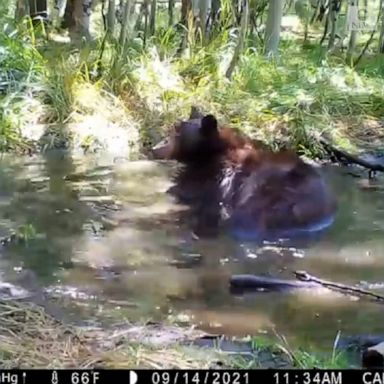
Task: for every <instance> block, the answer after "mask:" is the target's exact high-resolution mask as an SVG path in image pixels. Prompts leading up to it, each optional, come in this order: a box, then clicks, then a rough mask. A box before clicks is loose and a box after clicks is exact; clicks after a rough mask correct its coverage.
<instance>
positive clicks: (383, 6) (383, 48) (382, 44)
mask: <svg viewBox="0 0 384 384" xmlns="http://www.w3.org/2000/svg"><path fill="white" fill-rule="evenodd" d="M380 11H381V29H380V38H379V53H384V1H383V0H381V2H380Z"/></svg>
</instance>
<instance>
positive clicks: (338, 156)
mask: <svg viewBox="0 0 384 384" xmlns="http://www.w3.org/2000/svg"><path fill="white" fill-rule="evenodd" d="M319 142H320V143H321V144H322V145H323V147H324V149H325V150H326V151H327V152H328V153H329V154H330V155H331V156H332V157H333V158H334V159H335V160H336V161H338V162H340V163H342V164H345V165H350V164H356V165H360V166H361V167H363V168H366V169H368V170H369V174H368V177H369V178H370V179H371V178H373V177H374V174H375V173H376V172H384V164H383V163H380V162H376V161H375V160H372V161H371V160H368V159H363V158H361V157H359V156H356V155H352V154H350V153H348V152H345V151H343V150H341V149H338V148H336V147H334V146H333V145H332V144H331V143H330V142H329V141H328V140H326V139H325V138H323V137H321V138H320V139H319Z"/></svg>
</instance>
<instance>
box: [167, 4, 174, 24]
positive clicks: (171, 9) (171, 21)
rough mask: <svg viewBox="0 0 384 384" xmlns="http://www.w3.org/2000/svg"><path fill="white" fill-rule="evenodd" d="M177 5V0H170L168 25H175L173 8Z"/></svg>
mask: <svg viewBox="0 0 384 384" xmlns="http://www.w3.org/2000/svg"><path fill="white" fill-rule="evenodd" d="M174 7H175V0H168V26H169V27H172V25H173V8H174Z"/></svg>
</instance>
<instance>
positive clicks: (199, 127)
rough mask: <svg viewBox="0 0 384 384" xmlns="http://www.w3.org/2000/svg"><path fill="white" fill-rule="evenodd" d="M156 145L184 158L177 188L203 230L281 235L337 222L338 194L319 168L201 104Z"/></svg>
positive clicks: (170, 156) (166, 155)
mask: <svg viewBox="0 0 384 384" xmlns="http://www.w3.org/2000/svg"><path fill="white" fill-rule="evenodd" d="M151 152H152V154H153V157H154V159H156V160H175V161H177V162H179V163H181V164H182V165H183V166H182V168H181V170H180V171H178V172H177V174H176V175H175V184H174V186H173V187H172V188H171V189H170V190H169V192H170V193H172V194H173V195H174V196H175V197H176V198H177V200H178V201H179V202H180V203H183V204H187V205H188V206H189V207H190V208H191V211H192V213H193V216H194V217H195V219H196V223H195V228H194V231H195V233H196V234H198V235H200V236H202V235H208V234H217V233H218V231H219V230H220V228H222V227H227V228H229V229H230V231H231V233H232V234H233V235H234V236H235V237H236V238H238V239H241V240H252V241H255V240H256V241H266V240H267V241H268V240H269V241H275V240H279V239H292V238H295V237H300V236H305V235H313V234H318V233H323V232H324V231H325V230H326V229H328V228H329V227H330V226H331V225H332V223H333V222H334V219H335V213H336V209H337V204H336V200H335V197H334V195H333V193H332V191H331V189H330V187H329V186H328V185H327V183H326V182H325V179H324V177H323V175H322V174H321V173H320V171H319V170H318V169H316V168H315V167H314V166H312V165H310V164H308V163H307V162H305V161H304V160H303V159H301V158H300V156H299V155H298V154H297V153H295V152H293V151H290V150H287V149H284V150H280V151H271V150H269V149H268V148H267V147H266V146H265V145H263V144H262V143H261V142H258V141H256V140H253V139H251V138H249V137H248V136H247V135H246V134H244V133H243V132H242V131H241V130H239V129H235V128H230V127H226V126H219V123H218V120H217V118H216V117H215V116H214V115H212V114H207V115H202V114H201V113H199V112H197V111H196V109H194V108H193V109H192V112H191V116H190V118H189V119H188V120H183V121H180V122H178V123H176V124H175V125H174V127H173V128H172V130H171V132H170V134H169V135H168V136H167V137H166V138H165V139H163V140H162V141H161V142H160V143H158V144H156V145H155V146H154V147H152V149H151Z"/></svg>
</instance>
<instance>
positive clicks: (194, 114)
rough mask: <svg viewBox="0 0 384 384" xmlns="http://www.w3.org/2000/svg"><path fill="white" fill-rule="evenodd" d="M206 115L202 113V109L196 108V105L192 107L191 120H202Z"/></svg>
mask: <svg viewBox="0 0 384 384" xmlns="http://www.w3.org/2000/svg"><path fill="white" fill-rule="evenodd" d="M203 117H204V115H203V114H202V113H201V111H200V108H199V107H196V105H192V107H191V114H190V116H189V119H190V120H194V119H202V118H203Z"/></svg>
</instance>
